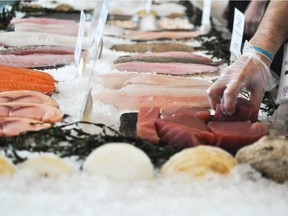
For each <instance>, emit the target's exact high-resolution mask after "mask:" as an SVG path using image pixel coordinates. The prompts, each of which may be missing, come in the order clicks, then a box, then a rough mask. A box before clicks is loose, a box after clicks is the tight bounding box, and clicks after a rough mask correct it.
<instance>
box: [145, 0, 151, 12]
mask: <svg viewBox="0 0 288 216" xmlns="http://www.w3.org/2000/svg"><path fill="white" fill-rule="evenodd" d="M151 5H152V0H146V3H145V10H146V14H150V11H151Z"/></svg>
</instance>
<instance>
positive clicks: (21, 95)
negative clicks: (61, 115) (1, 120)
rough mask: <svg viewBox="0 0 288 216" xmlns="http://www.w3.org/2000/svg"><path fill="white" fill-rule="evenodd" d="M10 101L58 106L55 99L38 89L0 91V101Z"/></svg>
mask: <svg viewBox="0 0 288 216" xmlns="http://www.w3.org/2000/svg"><path fill="white" fill-rule="evenodd" d="M11 102H17V103H23V102H24V103H36V104H45V105H49V106H53V107H55V108H59V105H58V104H57V102H56V101H55V100H53V99H52V98H51V97H50V96H48V95H46V94H44V93H41V92H38V91H29V90H20V91H6V92H0V103H11Z"/></svg>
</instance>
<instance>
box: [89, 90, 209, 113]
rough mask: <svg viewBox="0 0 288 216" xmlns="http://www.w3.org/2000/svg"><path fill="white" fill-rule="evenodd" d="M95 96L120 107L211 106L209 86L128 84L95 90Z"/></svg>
mask: <svg viewBox="0 0 288 216" xmlns="http://www.w3.org/2000/svg"><path fill="white" fill-rule="evenodd" d="M93 95H94V98H95V99H96V100H98V101H100V102H103V103H106V104H110V105H113V106H115V107H118V108H123V109H130V110H138V109H139V108H140V107H176V106H181V105H187V106H195V107H209V102H208V96H207V88H205V87H195V88H170V87H163V86H150V85H138V84H131V85H127V86H125V87H123V88H121V89H119V90H102V91H98V92H95V93H94V94H93Z"/></svg>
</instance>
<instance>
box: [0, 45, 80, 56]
mask: <svg viewBox="0 0 288 216" xmlns="http://www.w3.org/2000/svg"><path fill="white" fill-rule="evenodd" d="M74 51H75V49H74V48H69V47H62V46H26V47H25V46H24V47H15V48H8V49H2V50H0V54H1V55H29V54H36V53H38V54H74Z"/></svg>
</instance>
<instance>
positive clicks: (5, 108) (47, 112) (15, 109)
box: [0, 102, 63, 123]
mask: <svg viewBox="0 0 288 216" xmlns="http://www.w3.org/2000/svg"><path fill="white" fill-rule="evenodd" d="M0 117H19V118H30V119H34V120H37V121H42V122H46V123H56V122H60V121H61V120H62V118H63V115H62V114H61V112H60V110H59V109H57V108H55V107H52V106H49V105H45V104H34V103H24V102H22V103H18V102H11V103H0Z"/></svg>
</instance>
